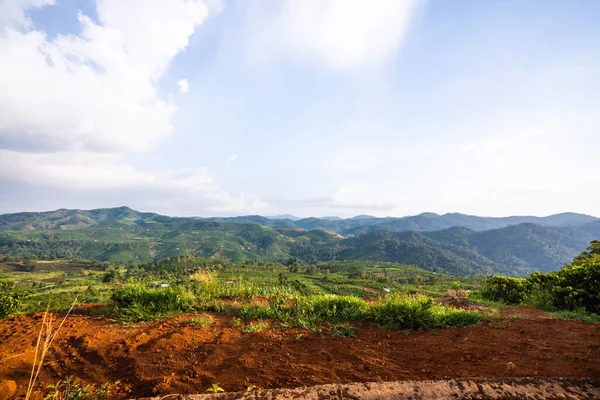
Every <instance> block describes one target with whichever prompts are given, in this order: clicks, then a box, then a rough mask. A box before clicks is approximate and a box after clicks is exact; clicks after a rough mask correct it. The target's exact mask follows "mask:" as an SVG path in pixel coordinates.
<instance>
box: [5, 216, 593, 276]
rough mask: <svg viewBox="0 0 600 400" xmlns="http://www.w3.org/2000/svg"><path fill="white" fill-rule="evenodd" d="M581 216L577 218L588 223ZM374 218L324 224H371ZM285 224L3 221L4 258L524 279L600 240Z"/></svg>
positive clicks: (571, 232)
mask: <svg viewBox="0 0 600 400" xmlns="http://www.w3.org/2000/svg"><path fill="white" fill-rule="evenodd" d="M421 217H423V218H425V217H427V218H429V216H421ZM472 218H477V217H472ZM565 218H566V217H565ZM573 218H575V217H573ZM578 218H579V219H577V218H575V219H574V220H576V221H579V220H581V218H583V217H581V216H579V217H578ZM590 218H591V217H590ZM563 219H564V218H563ZM314 220H317V221H321V220H319V219H314ZM371 220H372V219H371V218H369V217H364V218H355V219H349V220H324V221H326V222H327V224H329V223H342V222H343V221H350V222H352V223H355V224H369V223H370V222H369V221H371ZM452 220H453V221H455V222H457V221H460V220H461V218H459V217H458V216H455V217H453V219H452ZM469 220H470V219H469ZM583 220H586V221H587V219H586V218H583ZM224 221H225V222H224ZM231 221H237V222H231ZM285 221H287V222H285ZM301 221H302V220H301ZM561 221H563V220H561ZM284 222H285V223H282V224H279V225H284V226H282V227H276V228H273V227H269V226H267V225H273V224H274V223H273V220H270V219H268V218H265V217H259V216H251V217H237V218H233V219H220V220H219V221H214V220H202V219H195V218H171V217H165V216H161V215H157V214H150V213H138V212H136V211H133V210H131V209H128V208H126V207H122V208H117V209H104V210H91V211H80V210H58V211H55V212H50V213H21V214H9V215H3V216H0V254H2V255H5V256H8V257H12V258H25V257H35V258H38V259H56V258H82V259H97V260H101V261H105V262H110V263H113V264H121V265H127V266H134V265H143V264H148V263H152V262H154V261H156V260H161V259H165V258H171V257H178V256H198V257H203V258H215V259H220V260H230V261H245V260H248V261H262V262H268V261H271V262H286V261H287V260H288V259H289V258H290V257H291V258H296V259H298V260H300V261H301V262H303V263H307V264H314V265H316V264H318V263H320V262H331V261H335V260H373V261H388V262H397V263H401V264H412V265H417V266H419V267H421V268H424V269H428V270H430V271H435V272H449V273H453V274H471V275H472V274H486V275H490V274H493V273H499V274H502V275H517V276H518V275H520V276H522V275H525V274H527V273H530V272H532V271H536V270H540V271H551V270H555V269H558V268H560V267H561V266H563V265H565V264H567V263H568V262H569V261H570V260H571V259H572V258H573V257H574V256H576V255H577V254H579V253H580V252H581V250H583V249H584V248H585V246H586V245H587V243H589V241H590V240H592V239H594V238H597V237H600V223H599V222H592V223H588V224H584V225H579V226H570V227H542V226H539V225H533V224H521V225H516V226H509V227H506V228H502V229H496V230H490V231H483V232H476V231H473V230H469V229H467V228H464V227H455V228H450V229H445V230H442V231H436V232H417V231H409V232H396V231H392V230H376V231H372V232H371V231H369V232H367V233H364V234H360V235H358V236H355V237H349V238H346V239H344V238H343V237H342V236H340V235H338V234H336V233H334V232H333V231H324V230H320V229H316V230H308V231H307V230H304V229H302V228H298V227H297V226H296V225H294V224H297V223H298V222H299V221H291V220H284ZM350 222H348V223H350ZM371 222H372V221H371ZM563 222H564V221H563ZM262 224H265V225H262ZM304 226H307V227H312V226H318V224H315V225H310V224H308V225H304ZM360 226H363V225H360ZM369 226H376V227H378V229H380V228H381V227H383V226H384V225H383V224H375V225H369Z"/></svg>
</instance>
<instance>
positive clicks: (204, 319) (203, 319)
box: [190, 314, 215, 328]
mask: <svg viewBox="0 0 600 400" xmlns="http://www.w3.org/2000/svg"><path fill="white" fill-rule="evenodd" d="M214 322H215V320H214V318H213V317H212V316H210V315H206V314H205V315H199V316H197V317H195V318H192V319H190V324H192V325H195V326H199V327H201V328H204V327H206V326H209V325H212V324H213V323H214Z"/></svg>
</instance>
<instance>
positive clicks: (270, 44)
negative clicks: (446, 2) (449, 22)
mask: <svg viewBox="0 0 600 400" xmlns="http://www.w3.org/2000/svg"><path fill="white" fill-rule="evenodd" d="M422 3H423V1H421V0H303V1H296V0H285V1H284V2H283V4H282V5H281V7H279V8H278V9H277V10H276V11H275V12H271V13H263V15H262V18H260V26H255V27H251V29H252V31H253V34H252V35H250V36H249V37H250V38H251V41H250V42H249V45H250V47H251V50H252V52H254V53H258V54H261V56H265V55H266V56H267V57H271V56H281V55H283V56H289V57H294V58H299V59H306V60H309V61H316V62H319V63H324V64H326V65H327V66H329V67H331V68H334V69H337V70H354V69H357V68H360V67H363V66H365V65H370V64H379V63H381V62H382V61H384V60H385V59H386V58H387V57H388V56H390V54H392V52H393V51H394V50H395V49H397V48H398V47H399V46H400V45H401V44H402V42H403V40H404V38H405V36H406V33H407V31H408V27H409V25H410V23H411V21H412V19H413V16H414V15H415V13H416V12H417V10H418V7H419V6H420V5H421V4H422Z"/></svg>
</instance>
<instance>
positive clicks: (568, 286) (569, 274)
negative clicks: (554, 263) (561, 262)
mask: <svg viewBox="0 0 600 400" xmlns="http://www.w3.org/2000/svg"><path fill="white" fill-rule="evenodd" d="M555 274H556V276H557V281H558V282H559V287H558V288H557V289H556V293H555V299H554V305H555V306H556V307H558V308H559V309H568V310H573V309H575V308H579V307H583V308H585V309H586V310H587V311H589V312H592V313H596V314H598V313H600V262H598V263H587V264H581V265H569V266H567V267H564V268H562V269H561V270H560V271H558V272H556V273H555Z"/></svg>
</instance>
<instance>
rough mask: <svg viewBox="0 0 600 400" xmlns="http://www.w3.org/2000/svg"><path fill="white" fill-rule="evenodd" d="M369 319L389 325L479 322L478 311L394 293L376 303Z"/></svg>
mask: <svg viewBox="0 0 600 400" xmlns="http://www.w3.org/2000/svg"><path fill="white" fill-rule="evenodd" d="M369 317H370V319H372V320H373V321H375V322H377V323H380V324H382V325H383V326H385V327H386V328H389V329H430V328H436V327H443V326H468V325H473V324H476V323H478V322H479V321H480V320H481V318H480V316H479V314H477V313H474V312H469V311H462V310H455V309H453V308H448V307H443V306H440V305H437V304H435V303H434V302H433V300H431V299H430V298H427V297H425V296H413V297H409V296H403V295H395V296H392V297H390V298H388V299H386V300H384V301H380V302H377V303H373V304H372V305H371V310H370V316H369Z"/></svg>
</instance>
